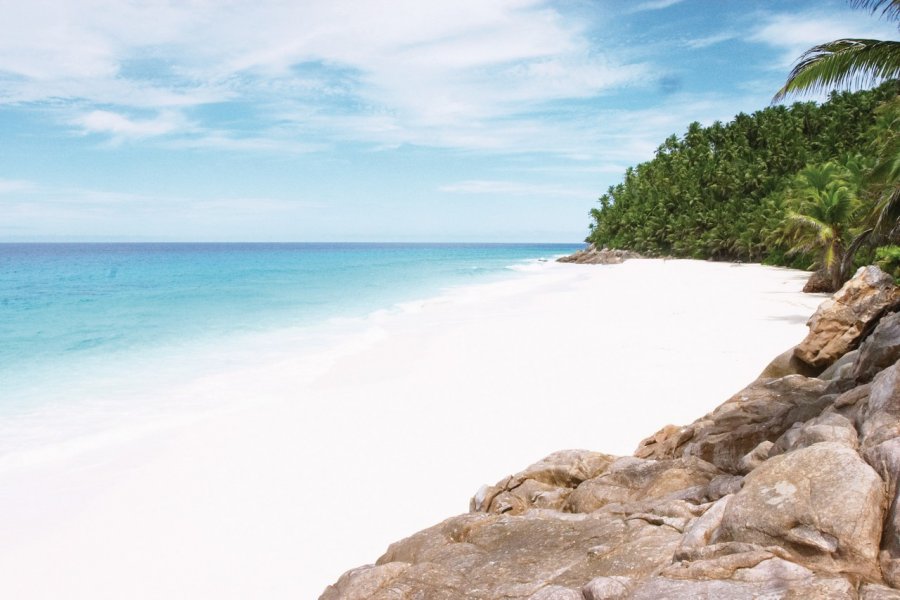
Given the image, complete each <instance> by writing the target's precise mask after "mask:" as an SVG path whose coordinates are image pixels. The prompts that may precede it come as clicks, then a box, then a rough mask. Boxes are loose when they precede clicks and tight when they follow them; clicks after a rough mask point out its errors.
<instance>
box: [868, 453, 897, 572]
mask: <svg viewBox="0 0 900 600" xmlns="http://www.w3.org/2000/svg"><path fill="white" fill-rule="evenodd" d="M866 459H867V460H868V462H869V464H870V465H872V467H873V468H874V469H875V470H876V471H877V472H878V473H879V474H880V475H881V476H882V478H883V479H884V480H885V483H886V484H887V486H886V487H887V498H888V501H889V506H888V514H887V518H886V519H885V522H884V530H883V532H882V536H881V555H880V562H881V570H882V575H883V576H884V579H885V581H887V582H888V583H890V584H891V585H893V586H894V587H900V492H898V478H900V438H892V439H890V440H886V441H884V442H882V443H880V444H878V445H877V446H875V447H873V448H870V449H869V450H868V452H866Z"/></svg>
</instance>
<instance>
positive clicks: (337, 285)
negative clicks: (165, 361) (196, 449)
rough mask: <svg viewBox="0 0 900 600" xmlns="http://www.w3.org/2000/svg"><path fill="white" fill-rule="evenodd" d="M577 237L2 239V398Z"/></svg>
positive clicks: (438, 286) (472, 274)
mask: <svg viewBox="0 0 900 600" xmlns="http://www.w3.org/2000/svg"><path fill="white" fill-rule="evenodd" d="M581 247H582V245H581V244H565V245H562V244H0V390H2V393H0V410H3V409H4V408H8V407H10V406H15V405H16V404H17V402H19V401H20V400H21V399H23V398H27V400H28V402H29V403H33V402H34V401H40V398H41V390H42V388H44V387H48V388H49V387H50V386H51V385H52V386H56V388H59V387H60V386H63V387H64V386H66V384H67V382H69V381H74V380H76V379H78V380H83V379H84V378H85V377H86V376H88V375H90V374H91V373H95V374H99V373H102V377H100V375H96V376H97V377H98V383H97V385H98V386H99V385H101V384H102V383H103V381H106V380H109V379H110V378H111V377H113V378H114V377H115V374H110V372H109V369H108V367H109V365H111V364H129V365H130V366H129V368H130V369H135V368H137V369H139V368H140V365H141V364H142V362H141V360H142V357H153V356H160V355H166V353H170V352H174V351H176V350H177V351H182V352H183V351H184V350H185V348H188V349H190V348H198V347H200V346H201V345H203V344H205V345H207V346H209V347H214V346H215V345H217V344H219V343H224V341H225V340H227V339H230V338H233V337H234V336H239V335H242V334H254V333H264V332H266V331H271V330H277V329H282V328H288V327H302V326H306V325H314V324H317V323H321V322H323V321H325V320H328V319H331V318H335V317H361V316H364V315H366V314H368V313H370V312H372V311H374V310H378V309H382V308H389V307H391V306H392V305H394V304H396V303H398V302H403V301H407V300H412V299H417V298H424V297H428V296H433V295H436V294H438V293H439V292H440V291H441V290H442V289H444V288H446V287H450V286H456V285H462V284H471V283H477V282H480V281H485V282H486V281H490V280H492V279H495V278H499V277H503V276H506V275H508V274H511V273H512V272H513V271H512V270H511V268H514V267H515V265H518V264H521V263H523V261H528V260H534V259H539V258H552V257H554V256H557V255H560V254H565V253H569V252H572V251H574V250H576V249H578V248H581ZM123 357H128V358H129V360H130V362H128V361H124V360H123ZM182 362H184V361H182ZM135 365H137V366H135ZM181 366H182V368H185V369H189V368H190V365H185V364H182V365H181ZM104 367H107V371H103V368H104ZM120 375H123V374H121V373H120ZM126 375H127V374H126ZM101 379H102V381H101ZM81 393H84V392H81Z"/></svg>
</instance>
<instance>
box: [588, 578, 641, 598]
mask: <svg viewBox="0 0 900 600" xmlns="http://www.w3.org/2000/svg"><path fill="white" fill-rule="evenodd" d="M632 587H633V583H632V579H631V578H630V577H595V578H594V579H591V580H590V581H589V582H587V583H586V584H585V585H584V587H583V588H581V594H582V596H584V600H620V599H624V598H627V597H628V594H629V593H630V592H631V588H632Z"/></svg>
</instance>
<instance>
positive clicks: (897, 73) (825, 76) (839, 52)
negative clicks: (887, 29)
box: [772, 39, 900, 103]
mask: <svg viewBox="0 0 900 600" xmlns="http://www.w3.org/2000/svg"><path fill="white" fill-rule="evenodd" d="M897 77H900V42H895V41H881V40H866V39H843V40H835V41H833V42H828V43H827V44H821V45H819V46H814V47H812V48H810V49H809V50H807V51H806V52H804V53H803V55H802V56H801V57H800V59H799V60H798V61H797V65H796V66H795V67H794V70H793V71H791V74H790V75H789V76H788V79H787V82H786V83H785V84H784V87H782V88H781V89H780V90H778V93H777V94H775V97H774V98H773V99H772V102H773V103H774V102H779V101H780V100H782V99H784V97H785V96H787V95H788V94H793V93H810V94H812V93H819V92H823V91H826V90H830V89H833V88H838V87H841V88H850V89H857V88H863V87H867V86H870V85H873V84H875V83H877V82H880V81H884V80H887V79H896V78H897Z"/></svg>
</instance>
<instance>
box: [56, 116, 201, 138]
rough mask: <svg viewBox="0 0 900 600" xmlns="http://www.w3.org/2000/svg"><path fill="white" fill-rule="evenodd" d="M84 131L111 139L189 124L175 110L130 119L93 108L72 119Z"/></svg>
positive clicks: (166, 131) (157, 132) (150, 134)
mask: <svg viewBox="0 0 900 600" xmlns="http://www.w3.org/2000/svg"><path fill="white" fill-rule="evenodd" d="M74 123H75V125H77V126H79V127H80V128H81V129H82V131H83V132H84V133H104V134H109V135H110V136H112V138H113V139H117V140H121V139H130V138H145V137H155V136H160V135H166V134H169V133H172V132H175V131H179V130H185V129H188V128H189V127H190V126H189V125H188V124H187V123H186V122H185V120H184V119H183V118H182V117H181V115H179V114H178V113H176V112H163V113H160V114H159V115H157V116H156V117H153V118H150V119H132V118H129V117H126V116H125V115H122V114H119V113H116V112H111V111H108V110H94V111H91V112H89V113H87V114H85V115H81V116H79V117H78V118H76V119H75V120H74Z"/></svg>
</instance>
